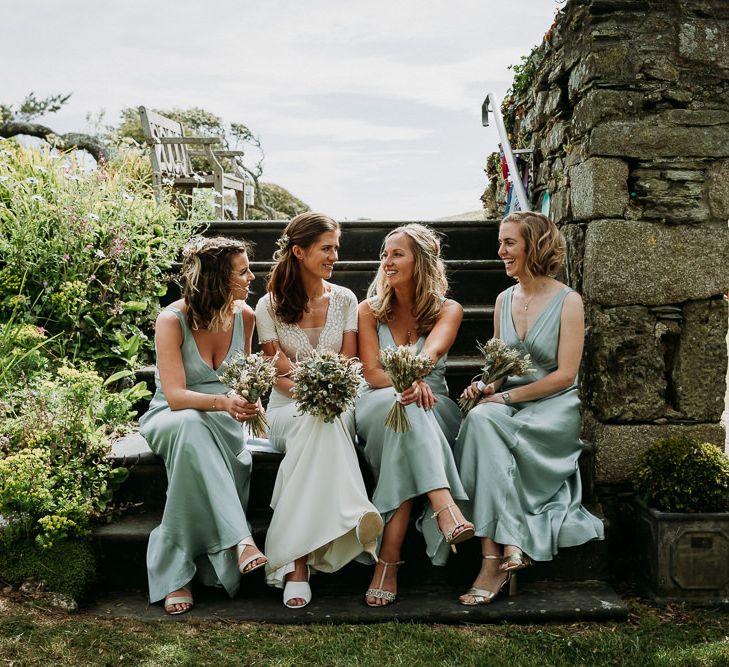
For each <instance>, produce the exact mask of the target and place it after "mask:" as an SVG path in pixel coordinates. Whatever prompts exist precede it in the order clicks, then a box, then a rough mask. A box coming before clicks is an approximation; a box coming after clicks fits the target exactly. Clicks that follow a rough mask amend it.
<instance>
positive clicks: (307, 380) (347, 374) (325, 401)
mask: <svg viewBox="0 0 729 667" xmlns="http://www.w3.org/2000/svg"><path fill="white" fill-rule="evenodd" d="M291 378H292V380H293V381H294V388H293V395H294V399H295V400H296V405H297V407H298V408H299V412H300V413H302V414H303V413H304V412H308V413H309V414H310V415H313V416H314V417H321V418H322V419H323V420H324V421H325V422H328V423H332V422H333V421H334V420H335V419H336V418H337V417H339V415H341V414H342V413H343V412H344V411H345V410H347V409H348V408H350V407H352V406H353V405H354V400H355V399H356V398H357V394H358V393H359V388H360V386H361V385H362V381H363V380H362V364H360V363H359V360H358V359H352V358H350V357H345V356H344V355H343V354H338V353H337V352H331V351H329V350H325V351H323V352H319V351H317V350H314V353H313V354H312V355H311V356H310V357H307V358H306V359H304V360H303V361H299V362H298V364H297V365H296V368H295V369H294V371H293V374H292V376H291Z"/></svg>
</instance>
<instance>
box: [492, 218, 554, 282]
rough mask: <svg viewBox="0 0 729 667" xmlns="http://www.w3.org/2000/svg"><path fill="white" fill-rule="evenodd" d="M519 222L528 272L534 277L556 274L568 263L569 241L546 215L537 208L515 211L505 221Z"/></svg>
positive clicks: (502, 222)
mask: <svg viewBox="0 0 729 667" xmlns="http://www.w3.org/2000/svg"><path fill="white" fill-rule="evenodd" d="M505 222H515V223H517V224H518V225H519V231H520V232H521V235H522V238H523V239H524V243H525V246H526V247H525V251H526V267H525V268H526V272H527V273H528V274H529V276H531V277H532V278H536V277H538V276H550V277H554V276H555V275H556V274H557V273H558V272H559V270H560V269H561V268H562V265H563V264H564V262H565V257H566V254H567V252H566V244H565V241H564V237H563V236H562V233H561V232H560V231H559V229H557V225H555V224H554V222H552V221H551V220H550V219H549V218H548V217H547V216H546V215H543V214H542V213H536V212H535V211H515V212H514V213H510V214H509V215H507V216H506V217H505V218H504V219H503V220H502V221H501V224H502V225H503V224H504V223H505Z"/></svg>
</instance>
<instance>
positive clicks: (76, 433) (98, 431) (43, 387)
mask: <svg viewBox="0 0 729 667" xmlns="http://www.w3.org/2000/svg"><path fill="white" fill-rule="evenodd" d="M4 412H5V415H4V419H2V421H0V433H1V434H2V435H0V515H2V516H3V518H4V519H5V521H6V522H8V525H7V526H5V528H4V529H3V536H4V538H5V539H6V540H25V541H27V540H30V539H35V540H36V542H37V543H38V544H39V545H41V546H45V547H50V546H52V545H53V544H54V543H55V542H56V541H57V540H59V539H65V538H69V537H84V536H86V535H87V534H88V532H89V523H90V521H91V520H92V519H93V518H94V517H100V516H103V515H105V514H106V513H107V512H108V511H109V506H110V503H111V500H112V496H113V491H114V489H115V488H117V487H118V486H119V484H121V483H122V482H123V481H124V480H125V479H126V476H127V471H126V469H124V468H117V469H112V467H111V465H110V464H109V462H108V460H107V456H108V454H109V451H110V440H109V434H110V433H111V432H113V431H114V430H117V429H118V430H121V429H123V428H124V426H125V425H126V424H127V423H128V422H129V420H130V418H131V417H132V416H133V414H134V413H133V412H131V402H130V401H129V399H128V397H127V394H125V393H124V392H120V393H115V394H113V393H110V392H109V391H108V390H107V389H106V388H105V387H104V381H103V379H102V378H101V376H99V375H98V373H96V372H95V371H93V370H92V369H90V368H89V367H87V366H85V367H82V368H80V369H77V368H72V367H69V366H61V367H59V368H58V369H57V370H56V371H55V373H54V372H48V371H44V372H41V373H38V374H36V375H35V376H31V377H29V378H27V384H26V386H24V387H22V388H20V389H16V390H15V391H14V392H11V393H10V394H9V400H8V402H7V403H6V404H5V406H4Z"/></svg>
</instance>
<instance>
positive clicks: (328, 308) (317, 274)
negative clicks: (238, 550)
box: [256, 213, 383, 608]
mask: <svg viewBox="0 0 729 667" xmlns="http://www.w3.org/2000/svg"><path fill="white" fill-rule="evenodd" d="M339 237H340V229H339V225H338V224H337V222H335V221H334V220H332V219H331V218H329V217H327V216H325V215H322V214H320V213H302V214H301V215H298V216H296V217H295V218H293V219H292V220H291V221H290V222H289V224H288V225H287V226H286V229H285V230H284V234H283V236H281V238H280V239H279V240H278V242H277V244H278V246H279V250H278V251H277V252H276V254H275V255H274V259H275V260H276V265H275V266H274V268H273V270H272V271H271V275H270V276H269V279H268V285H267V294H266V295H264V296H263V297H262V298H261V299H260V300H259V302H258V305H257V306H256V326H257V329H258V339H259V341H260V343H261V347H262V348H263V351H264V353H265V354H267V355H274V354H275V353H276V352H278V353H279V357H278V361H277V368H278V371H279V377H278V380H277V382H276V386H275V388H274V390H273V391H272V392H271V398H270V400H269V403H268V410H267V420H268V424H269V439H270V441H271V443H272V445H273V446H274V447H276V448H277V449H280V450H281V451H283V452H285V455H284V458H283V460H282V462H281V465H280V467H279V471H278V476H277V478H276V484H275V487H274V491H273V497H272V499H271V507H272V508H273V519H272V520H271V525H270V527H269V529H268V535H267V537H266V553H267V556H268V563H267V565H266V580H267V582H268V583H269V585H271V586H276V587H278V588H281V587H283V589H284V592H283V602H284V604H285V605H286V606H287V607H291V608H296V607H303V606H305V605H306V604H308V603H309V602H310V600H311V588H310V587H309V583H308V582H309V573H310V572H311V571H312V570H314V571H320V572H335V571H336V570H338V569H339V568H341V567H342V566H344V565H346V564H347V563H348V562H350V561H351V560H352V559H354V558H355V557H357V556H358V555H360V554H361V553H362V552H363V551H369V552H371V553H374V550H375V543H376V540H377V537H378V536H379V535H380V533H381V532H382V528H383V521H382V518H381V517H380V515H379V513H378V512H377V510H376V509H375V506H374V505H373V504H372V503H371V502H370V501H369V500H368V499H367V492H366V490H365V487H364V483H363V481H362V475H361V473H360V470H359V465H358V462H357V455H356V453H355V450H354V444H353V437H354V433H355V431H354V415H353V411H352V410H349V411H347V412H345V413H344V414H343V415H342V418H341V419H336V420H335V421H334V422H333V423H331V424H329V423H325V422H324V421H323V420H322V419H320V418H318V417H313V416H311V415H309V414H306V413H304V414H299V413H298V411H297V408H296V404H295V403H294V400H293V398H292V393H291V392H292V389H293V386H294V383H293V381H292V380H291V379H290V378H289V375H290V373H291V371H292V370H293V367H294V364H295V363H296V360H297V359H300V358H302V357H303V356H305V355H308V354H311V353H312V351H314V350H319V351H323V350H332V351H334V352H339V353H341V354H344V355H346V356H348V357H353V356H355V355H356V353H357V299H356V297H355V296H354V294H353V293H352V292H351V291H350V290H348V289H346V288H344V287H340V286H338V285H333V284H331V283H329V282H328V278H330V277H331V275H332V270H333V269H334V264H335V263H336V261H337V256H338V251H339Z"/></svg>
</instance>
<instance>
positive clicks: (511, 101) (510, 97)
mask: <svg viewBox="0 0 729 667" xmlns="http://www.w3.org/2000/svg"><path fill="white" fill-rule="evenodd" d="M538 48H539V47H537V46H535V47H534V48H533V49H532V50H531V51H530V53H529V55H528V56H522V57H521V61H520V62H519V63H518V64H516V65H509V69H510V70H513V72H514V79H513V80H512V83H511V87H510V88H509V89H508V90H507V91H506V95H505V96H504V99H503V101H502V102H501V115H502V116H503V118H504V127H505V128H506V131H507V133H508V134H509V138H510V140H511V142H512V144H514V145H513V146H512V147H513V148H516V147H517V146H516V144H518V141H514V138H513V134H514V126H515V125H516V119H517V118H518V117H520V116H521V115H522V114H523V113H524V106H523V100H521V99H520V98H521V97H523V95H524V94H525V93H526V91H527V90H529V86H531V85H532V82H533V81H534V75H535V74H536V73H537V65H536V57H535V56H536V52H537V49H538Z"/></svg>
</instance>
